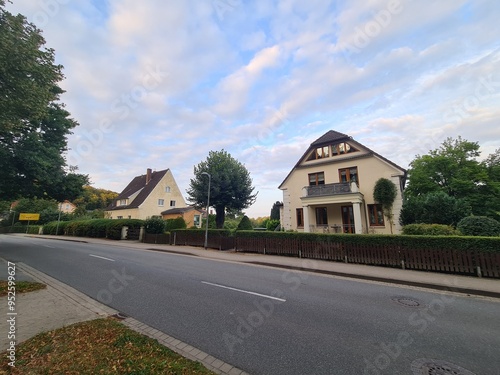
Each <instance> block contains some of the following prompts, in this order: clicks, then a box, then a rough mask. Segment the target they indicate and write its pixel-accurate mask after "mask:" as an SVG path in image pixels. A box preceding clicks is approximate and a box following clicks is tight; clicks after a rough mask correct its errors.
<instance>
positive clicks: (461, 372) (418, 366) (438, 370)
mask: <svg viewBox="0 0 500 375" xmlns="http://www.w3.org/2000/svg"><path fill="white" fill-rule="evenodd" d="M411 371H412V373H413V375H475V374H474V373H473V372H470V371H469V370H466V369H464V368H462V367H460V366H457V365H454V364H453V363H450V362H446V361H441V360H438V359H428V358H420V359H416V360H414V361H413V362H412V363H411Z"/></svg>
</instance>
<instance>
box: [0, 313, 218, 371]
mask: <svg viewBox="0 0 500 375" xmlns="http://www.w3.org/2000/svg"><path fill="white" fill-rule="evenodd" d="M6 357H7V355H6V352H4V353H3V354H1V359H0V364H1V365H0V373H5V374H12V375H17V374H23V375H30V374H66V375H73V374H74V375H79V374H135V375H140V374H144V375H146V374H179V375H195V374H196V375H197V374H202V375H203V374H214V373H213V372H211V371H209V370H207V369H206V368H205V367H204V366H203V365H202V364H200V363H199V362H194V361H191V360H188V359H186V358H184V357H182V356H180V355H179V354H177V353H175V352H173V351H172V350H170V349H168V348H167V347H165V346H163V345H161V344H160V343H158V341H157V340H154V339H151V338H149V337H147V336H144V335H141V334H139V333H137V332H135V331H133V330H131V329H129V328H128V327H126V326H125V325H123V324H122V323H120V322H118V321H117V320H116V319H114V318H105V319H95V320H91V321H87V322H82V323H76V324H73V325H70V326H67V327H64V328H60V329H56V330H54V331H49V332H45V333H41V334H38V335H37V336H35V337H33V338H31V339H30V340H27V341H25V342H24V343H22V344H19V345H18V346H17V351H16V366H15V367H10V366H9V365H8V362H9V361H8V359H6Z"/></svg>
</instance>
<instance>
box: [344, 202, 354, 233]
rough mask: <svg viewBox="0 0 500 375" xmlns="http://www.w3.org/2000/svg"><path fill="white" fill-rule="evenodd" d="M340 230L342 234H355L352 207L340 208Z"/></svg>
mask: <svg viewBox="0 0 500 375" xmlns="http://www.w3.org/2000/svg"><path fill="white" fill-rule="evenodd" d="M341 210H342V229H343V232H344V233H356V231H355V228H354V211H353V209H352V206H342V207H341Z"/></svg>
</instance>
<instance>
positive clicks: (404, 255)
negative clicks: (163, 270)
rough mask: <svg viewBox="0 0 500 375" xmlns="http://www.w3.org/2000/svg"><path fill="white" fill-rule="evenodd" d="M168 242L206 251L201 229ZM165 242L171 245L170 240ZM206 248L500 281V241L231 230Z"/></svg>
mask: <svg viewBox="0 0 500 375" xmlns="http://www.w3.org/2000/svg"><path fill="white" fill-rule="evenodd" d="M153 236H154V235H153ZM168 238H169V240H168V241H169V242H168V243H170V244H175V245H187V246H203V245H204V240H205V237H204V231H203V230H192V229H188V230H176V231H172V233H170V235H169V236H168ZM174 238H175V242H174ZM165 241H167V240H166V237H165ZM148 242H149V241H148ZM157 243H159V242H157ZM165 243H167V242H165ZM208 247H210V248H216V249H221V250H225V249H232V248H234V249H235V250H236V251H241V252H249V253H258V254H268V255H281V256H291V257H300V258H309V259H318V260H330V261H337V262H347V263H357V264H367V265H374V266H384V267H397V268H403V269H411V270H423V271H437V272H448V273H455V274H464V275H478V276H486V277H496V278H500V238H498V237H465V236H406V235H349V234H316V233H282V232H281V233H276V232H255V231H237V232H235V233H234V235H233V236H231V233H230V232H228V231H209V234H208Z"/></svg>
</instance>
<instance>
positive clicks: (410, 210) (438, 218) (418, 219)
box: [399, 191, 472, 226]
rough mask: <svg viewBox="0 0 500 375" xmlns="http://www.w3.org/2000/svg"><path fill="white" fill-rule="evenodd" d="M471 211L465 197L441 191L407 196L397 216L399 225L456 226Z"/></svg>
mask: <svg viewBox="0 0 500 375" xmlns="http://www.w3.org/2000/svg"><path fill="white" fill-rule="evenodd" d="M471 212H472V209H471V207H470V204H469V202H468V201H467V200H466V199H457V198H455V197H450V196H449V195H447V194H446V193H445V192H443V191H438V192H435V193H429V194H425V195H422V196H418V197H407V198H406V199H405V201H404V202H403V208H402V209H401V213H400V216H399V222H400V224H401V225H403V226H404V225H408V224H415V223H416V224H419V223H424V224H444V225H452V226H456V225H457V224H458V222H459V221H460V220H461V219H462V218H464V217H466V216H469V215H470V214H471Z"/></svg>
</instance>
